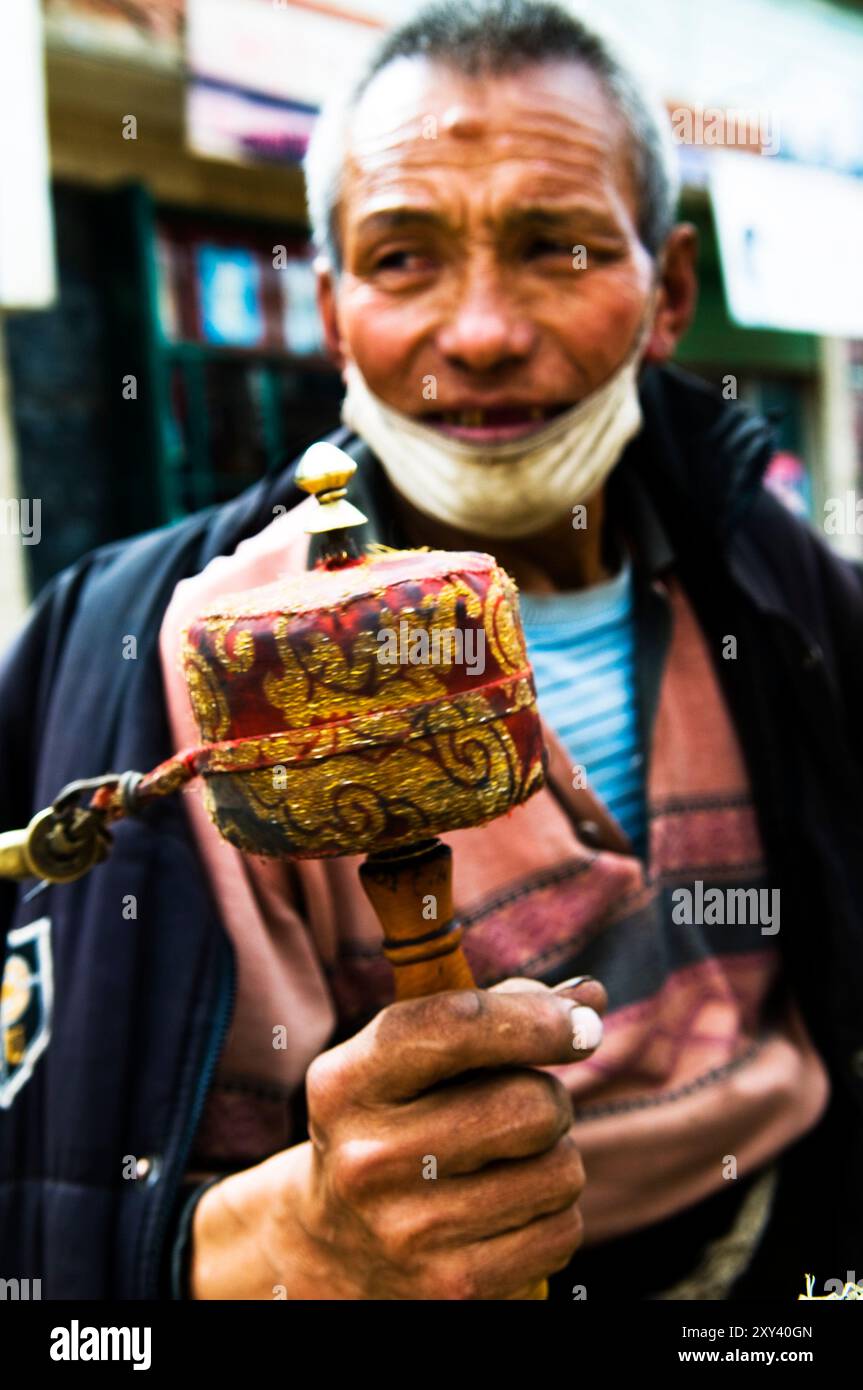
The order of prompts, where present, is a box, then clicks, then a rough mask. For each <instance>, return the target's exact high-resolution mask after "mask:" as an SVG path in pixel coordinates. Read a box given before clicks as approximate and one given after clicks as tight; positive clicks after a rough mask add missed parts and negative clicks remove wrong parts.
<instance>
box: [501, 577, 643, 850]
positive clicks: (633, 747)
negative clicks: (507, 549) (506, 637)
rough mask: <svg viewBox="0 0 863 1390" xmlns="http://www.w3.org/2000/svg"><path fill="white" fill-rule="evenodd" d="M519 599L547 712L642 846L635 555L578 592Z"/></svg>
mask: <svg viewBox="0 0 863 1390" xmlns="http://www.w3.org/2000/svg"><path fill="white" fill-rule="evenodd" d="M520 604H521V614H522V620H523V623H524V631H525V638H526V640H527V649H528V654H529V656H530V659H531V663H532V665H533V671H534V677H535V680H536V692H537V700H538V703H539V708H540V711H541V713H542V715H543V718H544V719H545V720H546V721H547V723H549V724H550V725H551V727H552V728H553V729H554V730H555V731H556V733H557V734H558V735H559V736H560V738H561V740H562V742H563V744H564V746H565V747H566V748H567V750H568V752H569V753H570V754H571V755H572V759H573V764H581V765H582V766H583V767H584V769H585V772H586V774H587V775H586V781H587V785H588V787H589V788H590V789H591V791H593V792H594V794H595V795H596V796H597V797H599V799H600V800H601V801H602V802H604V804H605V805H606V806H607V807H608V809H609V811H611V813H612V815H613V816H615V817H616V818H617V820H618V821H619V822H620V824H621V825H622V826H623V829H624V830H625V831H626V833H627V834H628V835H629V837H630V839H631V840H632V842H633V846H634V848H635V849H636V852H637V853H643V850H644V843H645V833H646V809H645V795H644V756H643V750H642V747H641V734H640V728H639V719H638V714H639V712H638V698H637V689H636V660H635V621H634V614H633V598H632V565H631V562H630V561H629V560H628V559H627V560H626V562H625V564H624V567H623V569H622V570H621V572H620V574H619V575H617V576H616V578H614V579H612V580H609V581H608V582H606V583H603V584H595V585H593V586H592V587H591V588H589V589H583V590H577V591H575V592H574V593H555V594H521V595H520Z"/></svg>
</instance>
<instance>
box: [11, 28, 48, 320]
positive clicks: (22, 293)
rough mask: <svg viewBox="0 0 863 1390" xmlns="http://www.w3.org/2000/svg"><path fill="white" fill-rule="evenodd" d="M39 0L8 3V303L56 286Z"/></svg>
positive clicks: (25, 301) (22, 303)
mask: <svg viewBox="0 0 863 1390" xmlns="http://www.w3.org/2000/svg"><path fill="white" fill-rule="evenodd" d="M48 180H49V168H48V136H47V130H46V119H45V83H44V73H43V68H42V18H41V13H40V10H39V0H2V3H0V309H44V308H46V307H47V306H48V305H49V304H51V303H52V301H53V299H54V296H55V292H56V286H55V278H54V277H55V272H54V233H53V224H52V219H51V200H50V188H49V182H48Z"/></svg>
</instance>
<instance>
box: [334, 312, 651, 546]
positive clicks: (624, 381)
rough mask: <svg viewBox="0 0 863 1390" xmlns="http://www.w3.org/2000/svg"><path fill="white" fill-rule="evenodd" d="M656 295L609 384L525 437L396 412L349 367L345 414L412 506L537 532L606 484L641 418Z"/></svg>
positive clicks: (499, 528) (470, 524)
mask: <svg viewBox="0 0 863 1390" xmlns="http://www.w3.org/2000/svg"><path fill="white" fill-rule="evenodd" d="M652 323H653V300H652V298H651V303H650V306H649V311H648V313H647V314H646V315H645V318H644V320H643V321H642V324H641V325H640V327H639V332H638V335H637V339H636V342H635V345H634V347H633V348H632V350H631V351H630V353H629V354H628V355H627V357H626V358H625V359H624V361H623V362H622V363H621V365H620V366H619V367H618V368H617V370H616V371H615V372H614V373H613V374H612V375H611V376H610V377H609V378H608V380H607V381H605V382H603V384H602V385H601V386H599V387H597V388H596V390H594V391H592V392H591V393H590V395H588V396H585V397H584V399H583V400H581V401H579V402H578V403H577V404H576V405H574V406H571V407H570V409H568V410H565V411H563V412H562V414H560V415H557V416H555V417H554V419H552V420H550V421H549V422H548V424H547V425H544V426H542V427H541V428H540V429H538V430H534V431H532V432H531V433H530V434H528V435H526V436H525V437H524V438H522V439H512V440H507V441H506V442H504V443H501V444H470V443H466V442H465V441H464V440H460V439H451V438H449V437H448V436H446V435H444V434H441V433H440V432H439V431H438V430H436V429H434V428H433V426H431V425H424V424H421V423H420V421H419V420H416V419H414V418H413V417H411V416H410V415H405V414H404V413H403V412H402V411H399V410H394V409H393V408H392V407H391V406H389V405H387V404H386V403H385V402H384V401H382V400H381V399H380V397H379V396H376V395H375V394H374V393H373V392H372V391H371V390H370V389H369V387H368V385H367V383H366V381H365V378H364V377H363V375H362V373H361V372H360V369H359V367H358V366H357V365H356V363H355V362H353V361H350V362H348V363H347V365H346V368H345V384H346V387H347V390H346V394H345V398H344V401H343V402H342V411H341V415H342V420H343V422H344V423H345V424H346V425H347V426H348V428H349V429H352V430H353V431H354V432H355V433H356V434H358V435H360V436H361V438H362V439H364V440H365V441H366V443H367V444H368V445H369V447H370V448H371V449H372V450H373V452H374V453H375V454H376V456H377V457H378V459H379V460H380V462H381V465H382V467H383V469H384V472H385V473H386V475H387V477H388V478H389V481H390V482H391V483H392V485H393V487H394V488H395V489H396V490H397V491H398V492H400V493H401V495H402V496H403V497H405V498H406V499H407V500H408V501H409V502H411V503H413V505H414V506H415V507H416V508H417V510H418V511H421V512H423V513H425V514H426V515H427V516H431V517H435V518H436V519H437V520H438V521H443V522H448V523H449V524H450V525H452V526H456V527H458V528H459V529H460V530H463V531H468V532H470V531H473V532H475V533H477V534H479V535H482V536H493V537H496V538H498V539H501V540H509V539H516V538H518V537H521V536H530V535H534V534H536V533H537V532H539V531H543V530H545V529H547V528H548V527H550V526H552V525H553V524H554V523H555V522H556V521H558V520H560V518H561V517H563V516H565V515H567V514H571V513H572V509H573V507H575V506H576V505H578V504H583V503H586V502H588V501H589V500H590V498H591V497H592V496H593V495H594V494H595V493H596V492H597V491H598V490H599V489H600V488H601V487H602V485H603V483H604V482H605V480H606V478H607V477H608V475H609V473H610V472H611V470H612V469H613V468H614V466H615V464H616V463H617V462H618V460H619V459H620V456H621V454H622V453H623V451H624V449H625V448H626V445H627V444H628V443H629V441H630V440H631V439H632V438H633V437H634V436H635V435H636V434H637V433H638V431H639V429H640V428H641V425H642V415H641V408H640V406H639V402H638V385H637V374H638V367H639V363H640V359H641V353H642V350H643V348H644V347H645V345H646V342H647V339H648V337H649V334H650V329H651V327H652Z"/></svg>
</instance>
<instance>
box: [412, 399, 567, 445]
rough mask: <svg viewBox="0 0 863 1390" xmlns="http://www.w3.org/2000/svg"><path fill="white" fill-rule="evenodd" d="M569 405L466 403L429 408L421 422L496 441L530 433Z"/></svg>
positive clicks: (479, 439) (464, 436)
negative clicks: (478, 404) (448, 408)
mask: <svg viewBox="0 0 863 1390" xmlns="http://www.w3.org/2000/svg"><path fill="white" fill-rule="evenodd" d="M568 408H569V406H568V405H567V404H563V405H501V406H468V407H465V408H462V409H460V410H436V411H432V412H430V413H429V414H427V415H423V416H422V423H423V424H424V425H430V426H431V427H432V428H433V429H437V430H439V431H440V433H441V434H446V435H450V436H451V437H453V438H455V439H464V440H468V441H470V442H474V443H495V442H503V441H504V440H507V439H518V438H519V437H520V436H521V435H524V434H531V433H533V431H535V430H538V429H541V428H542V427H543V425H545V424H546V423H547V422H548V421H549V420H551V419H553V418H554V416H555V415H560V414H561V412H562V411H564V410H567V409H568Z"/></svg>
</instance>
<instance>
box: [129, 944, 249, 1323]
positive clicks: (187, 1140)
mask: <svg viewBox="0 0 863 1390" xmlns="http://www.w3.org/2000/svg"><path fill="white" fill-rule="evenodd" d="M225 966H226V969H223V970H222V972H221V978H220V980H219V987H218V995H217V998H216V1010H215V1023H214V1025H213V1028H212V1031H211V1033H210V1041H209V1044H208V1046H207V1053H206V1056H205V1058H204V1064H203V1067H202V1068H201V1072H200V1075H199V1077H198V1083H197V1086H196V1088H195V1093H194V1096H193V1099H192V1105H191V1108H190V1110H189V1111H188V1114H187V1116H186V1123H185V1128H184V1130H183V1137H182V1140H181V1142H180V1148H179V1151H178V1154H177V1158H176V1168H175V1172H176V1174H177V1177H176V1180H175V1181H172V1182H170V1183H169V1182H168V1179H167V1176H166V1179H165V1182H164V1184H163V1189H164V1194H163V1203H162V1207H161V1209H160V1210H159V1211H158V1213H157V1216H156V1219H155V1225H154V1230H153V1239H152V1243H151V1244H150V1246H149V1250H151V1251H154V1252H155V1254H154V1265H155V1273H154V1274H153V1287H152V1288H149V1287H148V1285H149V1283H150V1271H149V1269H148V1267H147V1262H148V1261H149V1259H150V1255H149V1253H148V1254H147V1255H146V1256H145V1264H144V1280H143V1282H144V1293H143V1297H144V1298H157V1297H158V1278H159V1269H160V1267H161V1255H162V1241H163V1238H164V1235H165V1228H166V1226H167V1224H168V1219H169V1217H170V1214H171V1211H172V1209H173V1206H174V1201H175V1199H176V1195H177V1192H178V1190H179V1187H180V1183H181V1182H182V1178H183V1171H184V1169H185V1165H186V1159H187V1158H188V1156H189V1150H190V1149H191V1147H192V1141H193V1139H194V1137H195V1131H196V1129H197V1127H198V1122H199V1120H200V1118H201V1113H202V1111H203V1109H204V1102H205V1100H206V1096H207V1091H208V1090H209V1086H210V1082H211V1080H212V1077H213V1072H214V1071H215V1069H216V1063H217V1061H218V1058H219V1053H220V1052H221V1050H222V1046H223V1044H224V1041H225V1038H226V1036H227V1033H228V1027H229V1025H230V1021H231V1012H232V1008H233V1004H234V999H235V997H236V971H235V968H234V962H233V955H232V953H231V950H230V947H228V953H227V955H226V957H225Z"/></svg>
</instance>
